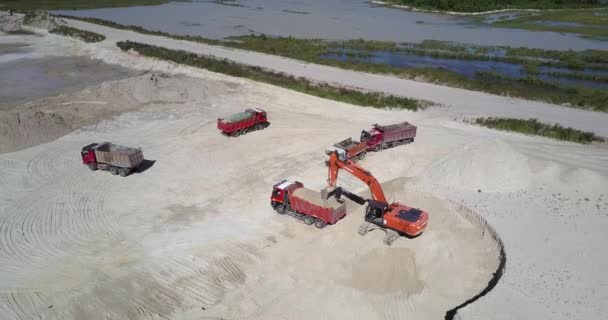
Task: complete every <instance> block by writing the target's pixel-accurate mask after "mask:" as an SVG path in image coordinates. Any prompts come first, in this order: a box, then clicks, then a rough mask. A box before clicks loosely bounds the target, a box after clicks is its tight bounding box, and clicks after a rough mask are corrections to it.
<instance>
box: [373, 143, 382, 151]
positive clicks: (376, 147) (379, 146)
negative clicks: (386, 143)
mask: <svg viewBox="0 0 608 320" xmlns="http://www.w3.org/2000/svg"><path fill="white" fill-rule="evenodd" d="M380 149H382V146H381V145H376V146H375V147H374V152H378V151H380Z"/></svg>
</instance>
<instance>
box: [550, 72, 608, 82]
mask: <svg viewBox="0 0 608 320" xmlns="http://www.w3.org/2000/svg"><path fill="white" fill-rule="evenodd" d="M547 74H548V75H550V76H553V77H559V78H569V79H577V80H588V81H595V82H608V75H598V74H587V73H580V72H572V73H569V72H548V73H547Z"/></svg>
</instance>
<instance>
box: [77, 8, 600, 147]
mask: <svg viewBox="0 0 608 320" xmlns="http://www.w3.org/2000/svg"><path fill="white" fill-rule="evenodd" d="M66 21H67V23H68V24H69V25H71V26H74V27H76V28H79V29H84V30H89V31H93V32H96V33H100V34H103V35H105V36H106V37H107V39H106V41H104V43H103V44H101V45H100V46H105V47H107V48H110V47H112V46H115V43H116V42H117V41H123V40H131V41H136V42H140V43H147V44H152V45H157V46H161V47H165V48H171V49H179V50H186V51H190V52H195V53H199V54H205V55H212V56H216V57H221V58H227V59H230V60H233V61H236V62H240V63H245V64H250V65H256V66H261V67H264V68H267V69H270V70H275V71H280V72H285V73H288V74H293V75H295V76H298V77H305V78H308V79H312V80H315V81H324V82H329V83H337V84H340V85H345V86H350V87H357V88H363V89H365V90H373V91H381V92H386V93H390V94H395V95H402V96H407V97H413V98H417V99H423V100H429V101H433V102H436V103H438V104H441V105H444V106H446V107H447V109H449V110H447V111H446V110H442V111H441V113H442V114H444V115H445V114H446V113H447V112H449V113H451V114H452V115H453V116H457V117H477V116H481V115H484V116H504V117H513V118H526V119H527V118H538V119H543V121H546V122H550V123H559V124H561V125H564V126H568V127H573V128H576V129H579V130H584V131H593V132H595V133H596V134H598V135H601V136H605V137H608V126H606V123H608V113H600V112H588V111H582V110H577V109H573V108H566V107H560V106H555V105H551V104H548V103H543V102H532V101H528V100H522V99H515V98H509V97H503V96H497V95H492V94H487V93H482V92H476V91H469V90H463V89H457V88H451V87H446V86H441V85H435V84H431V83H423V82H417V81H412V80H407V79H399V78H395V77H391V76H384V75H376V74H369V73H363V72H358V71H350V70H343V69H338V68H333V67H328V66H322V65H315V64H309V63H304V62H299V61H297V60H292V59H287V58H282V57H278V56H272V55H267V54H262V53H257V52H250V51H244V50H236V49H229V48H222V47H217V46H209V45H205V44H201V43H194V42H188V41H180V40H173V39H169V38H164V37H159V36H152V35H144V34H139V33H135V32H131V31H125V30H117V29H112V28H107V27H103V26H100V25H96V24H91V23H86V22H82V21H76V20H69V19H66ZM100 46H98V47H100ZM98 47H97V48H96V49H95V51H94V52H92V53H91V54H93V55H95V56H99V55H100V53H99V49H98ZM607 48H608V46H607Z"/></svg>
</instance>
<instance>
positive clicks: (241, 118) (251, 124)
mask: <svg viewBox="0 0 608 320" xmlns="http://www.w3.org/2000/svg"><path fill="white" fill-rule="evenodd" d="M269 124H270V123H269V122H268V118H267V117H266V111H264V110H262V109H258V108H253V109H247V110H245V111H244V112H239V113H237V114H233V115H231V116H230V117H228V118H218V119H217V128H218V129H220V131H221V132H222V133H223V134H225V135H228V136H231V137H238V136H240V135H241V134H245V133H247V132H250V131H254V130H262V129H264V128H266V127H268V125H269Z"/></svg>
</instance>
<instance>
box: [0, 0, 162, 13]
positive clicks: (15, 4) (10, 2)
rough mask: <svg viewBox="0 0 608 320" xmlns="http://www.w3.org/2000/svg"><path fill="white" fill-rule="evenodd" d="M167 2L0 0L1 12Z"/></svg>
mask: <svg viewBox="0 0 608 320" xmlns="http://www.w3.org/2000/svg"><path fill="white" fill-rule="evenodd" d="M167 2H169V1H168V0H0V8H1V9H2V10H8V9H13V10H15V11H29V10H59V9H65V10H70V9H95V8H111V7H131V6H149V5H158V4H163V3H167Z"/></svg>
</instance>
